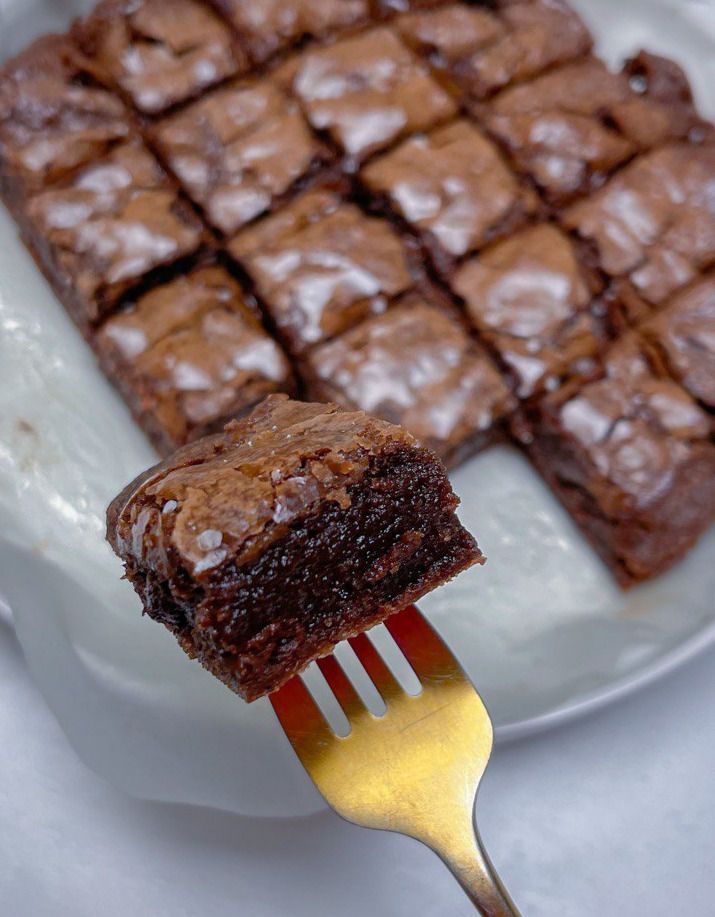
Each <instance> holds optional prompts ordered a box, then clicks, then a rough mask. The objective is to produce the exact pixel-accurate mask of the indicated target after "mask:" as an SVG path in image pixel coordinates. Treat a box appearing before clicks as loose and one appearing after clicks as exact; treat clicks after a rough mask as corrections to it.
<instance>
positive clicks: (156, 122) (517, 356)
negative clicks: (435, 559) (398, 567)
mask: <svg viewBox="0 0 715 917" xmlns="http://www.w3.org/2000/svg"><path fill="white" fill-rule="evenodd" d="M399 5H400V6H401V7H402V6H404V5H403V4H399ZM714 188H715V132H714V131H713V129H712V127H711V125H709V124H707V123H706V122H704V121H703V120H702V119H701V118H699V117H698V115H697V112H696V111H695V108H694V105H693V103H692V98H691V95H690V90H689V87H688V83H687V80H686V78H685V76H684V75H683V73H682V71H681V70H680V68H679V67H678V66H677V65H676V64H674V63H673V62H670V61H666V60H664V59H662V58H658V57H656V56H654V55H651V54H649V53H647V52H641V53H640V54H639V55H638V56H637V57H635V58H633V59H632V60H631V61H628V62H626V64H625V65H624V67H623V69H622V70H621V71H619V72H613V71H610V70H608V68H606V66H605V65H604V64H603V63H602V62H601V61H600V60H599V59H598V58H597V57H595V56H594V55H593V52H592V40H591V36H590V35H589V33H588V31H587V29H586V28H585V26H584V25H583V23H582V22H581V20H580V19H579V18H578V16H577V15H576V14H575V13H574V12H573V11H572V10H571V9H570V8H569V7H568V6H567V5H566V4H565V3H564V2H562V0H501V2H500V0H497V2H495V3H490V4H488V5H483V6H482V5H480V4H476V3H474V4H473V3H453V2H427V3H420V2H413V3H410V4H409V8H408V9H407V10H404V9H402V8H401V9H400V10H395V9H394V8H393V6H392V4H390V3H389V2H375V3H369V2H368V0H318V2H314V0H288V2H281V3H277V2H276V0H213V2H210V0H169V2H166V0H142V2H135V0H131V2H130V0H104V2H102V3H100V4H99V6H98V7H97V8H96V9H95V11H94V12H93V13H91V14H90V15H89V16H88V17H87V18H86V19H84V20H83V21H80V22H78V23H75V25H74V26H73V27H72V29H71V30H70V32H69V33H68V35H66V36H48V37H47V38H44V39H40V40H39V41H38V42H36V43H35V44H34V45H32V46H30V48H28V49H27V50H26V51H25V52H23V54H22V55H20V56H19V57H18V58H16V59H15V60H14V61H11V62H10V63H9V64H8V65H7V66H6V67H5V69H4V70H3V71H2V74H1V75H0V189H1V190H2V194H3V197H4V199H5V201H6V203H7V204H8V206H9V207H10V209H11V212H12V213H13V215H14V216H15V218H16V219H17V221H18V223H19V225H20V228H21V232H22V235H23V238H24V239H25V241H26V243H27V244H28V247H29V248H30V249H31V250H32V252H33V254H34V256H35V258H36V260H37V262H38V264H39V266H40V267H41V269H42V270H43V271H44V273H45V274H46V276H47V277H48V279H49V281H50V283H51V284H52V285H53V287H54V288H55V290H56V291H57V293H58V296H59V297H60V299H61V300H62V301H63V303H64V304H65V306H66V307H67V308H68V310H69V311H70V313H71V314H72V316H73V318H74V319H75V321H76V322H77V323H78V324H79V326H80V327H81V329H82V331H83V333H84V334H85V336H86V337H87V339H88V341H89V343H90V344H91V346H92V347H93V348H94V350H95V352H96V353H97V355H98V358H99V361H100V364H101V365H102V367H103V369H104V370H105V372H106V373H107V374H108V375H109V376H110V378H112V379H113V381H114V382H115V383H116V384H117V386H118V388H119V389H120V391H121V392H122V394H123V395H124V397H125V399H126V400H127V402H128V404H129V406H130V408H131V410H132V412H133V413H134V415H135V417H136V418H137V420H138V422H139V423H140V424H141V425H142V426H143V428H144V429H145V431H146V432H147V433H148V435H149V436H150V437H151V438H152V440H153V442H154V443H155V445H156V446H157V448H159V449H160V451H162V452H164V453H166V452H168V451H170V450H171V449H173V448H175V447H177V446H179V445H181V444H183V443H185V442H187V441H190V440H192V439H194V438H196V437H198V436H200V435H203V434H204V433H206V432H207V431H211V430H213V429H217V428H219V427H220V426H221V425H222V423H224V422H225V421H226V420H228V419H230V418H231V417H235V416H241V415H242V414H244V413H245V412H246V411H248V410H250V408H251V407H252V406H253V405H254V404H255V403H256V402H257V401H259V400H260V399H261V398H262V397H264V396H265V395H266V394H269V393H271V392H277V391H284V392H287V393H289V394H296V393H297V394H299V395H302V396H303V397H308V398H314V399H318V400H324V399H331V400H335V401H337V402H339V403H342V404H343V405H345V406H346V407H350V408H356V409H364V410H367V411H373V412H374V413H376V414H378V415H379V416H382V417H384V418H386V419H388V420H390V421H393V422H398V423H400V422H401V423H404V424H405V425H407V426H408V428H411V429H412V430H413V431H414V432H415V433H416V434H417V435H418V436H419V437H420V438H421V439H422V440H423V441H424V442H425V443H427V444H428V445H430V447H432V448H433V449H434V450H435V451H436V452H437V453H438V454H440V455H441V456H442V458H443V459H445V460H446V461H447V462H448V463H450V464H452V465H454V464H456V463H458V462H459V461H462V460H463V459H464V458H466V457H467V456H468V455H470V454H473V453H474V452H476V451H478V450H479V449H482V448H484V447H485V446H487V445H488V444H489V443H491V442H494V441H497V440H500V439H503V438H504V437H505V436H509V435H511V436H513V438H514V439H515V440H516V441H517V442H521V443H523V444H524V445H525V446H526V448H527V449H528V450H529V451H530V453H531V454H532V457H533V458H534V460H535V462H536V464H537V467H539V468H540V469H541V470H542V472H543V473H544V475H545V477H546V478H547V480H549V482H550V483H551V484H552V486H553V487H554V489H555V491H556V493H557V495H558V496H560V497H561V499H562V500H563V502H564V503H565V504H566V506H567V508H569V510H570V511H571V512H572V513H573V515H574V517H575V518H576V519H577V521H578V522H579V523H580V524H581V525H582V526H583V528H584V529H585V531H586V532H587V534H588V535H589V537H591V538H592V540H593V541H594V543H595V544H596V547H597V549H598V550H599V551H600V553H601V554H602V555H603V556H604V558H605V559H606V560H607V562H608V563H610V565H611V566H612V568H613V569H614V571H615V572H616V575H617V576H619V578H620V579H621V581H622V582H624V583H626V584H628V583H630V582H632V581H635V580H638V579H641V578H646V577H647V576H649V575H652V574H654V573H656V572H659V570H660V569H662V568H664V566H666V565H667V563H668V562H670V560H669V559H668V558H665V559H664V557H662V556H661V555H660V554H658V551H657V550H656V549H653V551H652V556H653V558H654V560H653V564H652V569H649V568H648V563H647V558H646V559H645V560H643V558H639V559H638V561H637V562H635V561H634V562H633V563H630V564H629V560H628V558H627V557H624V556H623V555H624V554H627V553H628V550H629V545H628V544H627V543H626V542H624V541H623V540H621V541H620V542H618V541H617V539H615V538H610V537H609V534H608V533H609V532H613V531H615V530H616V529H617V523H618V524H620V522H621V521H622V520H620V517H618V519H616V517H617V516H618V514H619V513H621V515H623V514H625V515H624V519H626V522H628V521H629V520H630V521H632V522H633V525H635V526H636V528H637V526H638V525H641V526H644V525H645V526H648V525H652V524H655V523H653V522H652V520H653V519H655V518H656V516H657V513H656V514H655V515H653V514H651V516H648V517H647V518H646V515H647V514H644V513H643V512H641V511H640V510H639V499H640V496H641V495H640V494H638V493H634V492H633V491H634V488H635V485H634V484H633V480H635V478H633V477H632V478H631V479H629V481H628V483H627V484H626V483H624V481H623V479H621V483H620V485H617V487H616V489H617V496H616V497H613V495H612V494H611V493H610V492H609V501H611V502H608V501H605V498H603V493H604V492H605V491H604V488H603V487H601V488H600V490H599V486H598V485H597V484H595V483H594V481H596V478H598V475H600V478H598V481H601V479H603V480H607V481H608V482H609V486H610V484H612V483H613V480H619V478H618V470H617V468H616V464H617V462H616V461H615V460H612V461H611V463H610V465H609V461H608V460H607V459H606V458H604V455H607V453H608V450H602V452H600V453H598V454H597V452H596V451H593V450H591V452H589V450H588V449H586V448H584V447H583V444H581V446H579V447H578V448H577V445H578V444H576V443H575V440H574V436H573V431H572V430H570V428H569V427H568V424H566V423H561V425H560V426H559V423H560V421H558V417H560V416H561V415H560V412H563V410H565V411H566V414H567V415H569V416H571V415H572V414H573V413H574V410H575V409H573V408H569V407H568V399H567V396H568V395H569V394H571V395H572V397H573V399H575V400H577V399H578V397H580V394H581V393H582V392H583V391H585V390H586V388H587V387H588V386H589V385H591V386H593V385H597V380H599V379H601V380H602V379H608V380H609V381H608V386H605V387H606V388H609V390H610V388H613V390H614V392H615V391H619V392H620V394H621V395H622V394H623V390H624V387H625V386H626V383H625V382H624V377H623V374H619V373H615V374H614V373H611V372H609V369H608V367H609V360H611V357H612V354H613V353H614V352H615V353H616V354H617V353H618V352H619V351H618V348H619V347H621V344H622V341H623V340H624V339H628V340H631V339H632V340H635V341H637V342H638V346H637V347H636V348H635V349H636V350H638V352H639V354H640V356H639V358H638V359H639V361H640V365H641V368H643V367H645V369H644V370H643V372H641V373H640V375H638V384H636V383H635V382H633V380H632V379H631V380H630V381H629V383H628V384H629V385H630V386H631V388H630V394H631V400H630V401H629V402H628V405H627V408H628V410H626V408H625V407H624V408H623V410H624V412H625V413H626V414H627V415H628V416H629V417H631V414H633V411H634V410H635V409H633V404H636V405H638V404H645V403H646V402H648V399H647V398H646V396H645V395H643V394H642V392H641V393H640V394H635V392H636V390H637V389H638V385H645V387H646V389H647V388H648V385H649V384H650V382H648V381H647V380H648V379H649V378H650V377H649V376H648V374H649V373H650V374H651V376H652V377H653V379H658V380H659V384H660V382H663V380H667V384H668V385H669V386H673V387H674V389H677V392H678V393H679V395H678V396H677V397H675V396H674V403H675V402H678V398H679V397H680V395H681V394H682V398H684V399H686V401H687V403H688V406H689V407H688V409H689V410H692V411H693V412H696V413H697V418H698V419H697V422H692V423H691V425H690V428H689V429H691V430H694V431H695V433H694V434H693V435H694V436H695V438H696V439H698V456H699V461H700V462H701V465H699V467H702V468H705V469H706V470H707V469H709V470H711V471H712V472H713V474H715V464H713V463H715V445H713V442H712V439H713V434H712V431H713V413H712V412H713V408H714V405H713V401H714V400H715V399H714V395H713V390H712V375H713V360H714V359H715V356H714V354H715V345H713V338H712V330H711V329H712V324H713V321H714V318H713V315H714V313H715V290H714V289H713V275H712V269H713V267H714V266H715V192H714ZM630 352H631V353H634V352H635V350H633V348H631V351H630ZM633 359H635V357H634V358H633ZM594 380H596V381H594ZM644 380H646V381H645V382H644ZM650 381H651V382H652V379H651V380H650ZM646 383H647V384H646ZM663 384H665V383H663ZM599 391H600V389H599ZM599 397H600V396H599ZM614 397H615V396H614ZM616 400H618V399H616ZM587 401H588V399H586V402H587ZM651 401H652V399H651ZM579 403H580V402H579ZM584 403H585V402H584ZM648 403H651V402H648ZM678 403H679V402H678ZM624 404H625V403H624ZM632 409H633V410H632ZM643 410H645V408H644V409H643ZM629 411H630V414H629V413H628V412H629ZM636 413H637V411H636ZM646 413H647V411H646ZM544 418H548V422H546V421H545V420H544ZM555 418H557V419H555ZM632 419H633V418H632V417H631V421H632ZM691 420H692V418H691ZM649 422H650V423H651V426H653V424H655V426H658V425H660V426H659V432H658V437H656V440H657V442H658V443H659V444H660V445H661V446H662V448H663V449H664V450H665V452H667V453H668V454H671V453H672V454H675V452H676V451H677V450H676V449H675V445H676V444H675V438H677V436H678V435H679V432H678V431H677V430H674V428H673V427H672V425H670V426H669V425H668V424H667V423H664V421H663V418H662V417H660V418H659V417H658V416H657V411H656V412H653V411H651V412H650V420H649ZM646 439H647V437H646V438H641V441H640V443H641V445H642V443H644V442H645V441H646ZM653 441H655V440H653ZM649 442H650V440H649ZM664 443H665V445H663V444H664ZM637 445H638V441H636V445H635V446H633V449H632V450H631V456H632V460H633V461H634V462H636V463H638V461H639V458H638V449H637V448H636V447H637ZM681 445H682V443H681ZM671 447H673V448H671ZM579 448H580V449H581V451H580V452H579V451H578V450H579ZM645 448H646V447H645V446H644V447H643V449H645ZM681 451H682V450H681ZM577 453H578V454H577ZM644 455H645V453H644ZM544 456H546V458H545V457H544ZM619 460H620V459H619ZM643 461H644V464H643V467H644V468H646V466H647V463H646V462H645V459H644V460H643ZM560 462H562V463H564V464H565V465H566V464H568V463H569V462H571V465H573V463H574V462H576V463H581V464H584V465H588V466H589V467H591V470H593V472H594V475H593V476H592V478H588V476H586V477H583V476H581V477H579V478H578V482H577V483H574V481H573V480H571V477H573V476H572V475H571V476H570V475H569V474H568V473H566V472H564V473H563V474H562V475H560V476H559V475H557V474H555V473H554V468H555V467H556V466H558V465H559V463H560ZM708 462H710V463H711V464H710V465H708ZM644 474H646V475H647V474H648V472H647V470H646V471H644ZM587 478H588V480H587ZM678 486H679V487H680V490H679V491H678V493H679V494H680V498H682V500H683V501H685V502H686V503H689V502H692V501H694V500H697V499H698V497H697V495H696V494H695V493H694V492H691V491H690V490H688V487H687V481H685V482H683V481H681V483H680V484H679V485H678ZM636 489H637V488H636ZM574 493H577V494H578V500H579V501H580V503H579V505H578V506H577V505H576V503H575V502H574V497H573V494H574ZM670 496H671V498H672V493H671V495H670ZM649 499H650V500H651V502H652V501H653V500H654V499H655V497H653V496H652V495H651V497H650V498H649ZM614 500H615V503H614V502H613V501H614ZM604 501H605V502H604ZM586 504H587V505H588V506H587V511H586V510H585V509H584V508H583V507H584V506H585V505H586ZM616 504H618V506H617V508H614V507H615V506H616ZM649 511H650V509H649ZM713 516H715V496H714V495H712V494H710V493H709V491H707V492H706V493H705V496H704V497H702V512H701V515H700V516H698V517H697V519H695V517H694V516H693V519H694V520H695V521H692V525H691V532H690V534H691V536H692V537H691V539H690V540H691V541H692V540H694V538H695V537H696V536H697V534H698V533H699V532H700V531H701V530H702V529H703V528H705V527H706V526H707V524H708V520H709V519H711V518H712V517H713ZM594 520H595V521H594ZM648 520H650V521H648ZM623 524H626V523H623ZM662 524H663V521H662V519H660V518H659V521H658V525H662ZM665 528H666V531H664V532H663V533H662V537H665V538H667V537H668V532H667V525H666V526H665ZM685 528H687V526H685ZM594 533H596V534H594ZM641 534H642V531H641ZM686 534H687V533H686ZM686 534H683V536H682V538H681V539H680V541H678V544H679V545H680V548H679V551H680V553H682V550H685V548H686V547H687V543H686V542H688V539H687V537H686ZM673 559H674V558H673Z"/></svg>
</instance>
